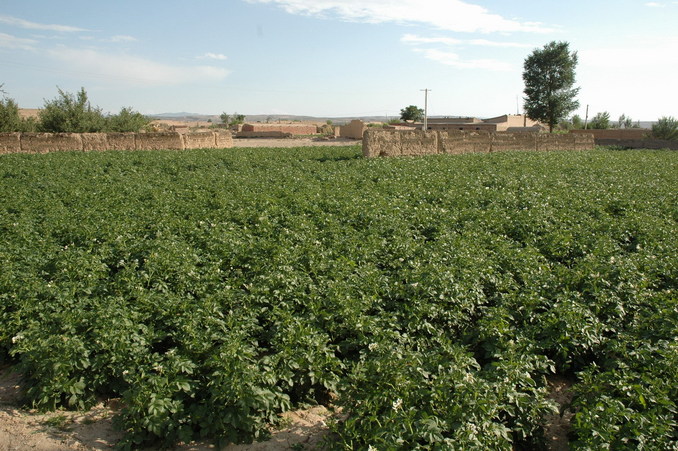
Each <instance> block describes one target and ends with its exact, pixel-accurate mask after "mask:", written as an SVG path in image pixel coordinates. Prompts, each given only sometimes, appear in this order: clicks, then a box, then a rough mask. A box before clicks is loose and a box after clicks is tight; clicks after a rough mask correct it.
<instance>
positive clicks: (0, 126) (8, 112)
mask: <svg viewBox="0 0 678 451" xmlns="http://www.w3.org/2000/svg"><path fill="white" fill-rule="evenodd" d="M0 87H2V85H0ZM20 129H21V116H20V115H19V106H18V105H17V103H16V102H15V101H14V100H13V99H7V98H5V99H2V100H0V132H2V133H8V132H18V131H21V130H20Z"/></svg>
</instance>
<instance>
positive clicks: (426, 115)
mask: <svg viewBox="0 0 678 451" xmlns="http://www.w3.org/2000/svg"><path fill="white" fill-rule="evenodd" d="M420 91H424V131H426V130H428V92H429V91H433V89H428V88H426V89H420Z"/></svg>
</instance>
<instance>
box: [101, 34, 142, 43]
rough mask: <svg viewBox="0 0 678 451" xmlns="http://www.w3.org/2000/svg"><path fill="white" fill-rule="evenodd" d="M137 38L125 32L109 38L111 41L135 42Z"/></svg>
mask: <svg viewBox="0 0 678 451" xmlns="http://www.w3.org/2000/svg"><path fill="white" fill-rule="evenodd" d="M136 40H137V38H135V37H134V36H127V35H124V34H118V35H115V36H111V38H110V39H109V40H108V41H109V42H135V41H136Z"/></svg>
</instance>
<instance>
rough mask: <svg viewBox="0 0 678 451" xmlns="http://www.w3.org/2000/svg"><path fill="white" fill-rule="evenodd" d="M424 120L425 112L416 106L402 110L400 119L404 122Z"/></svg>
mask: <svg viewBox="0 0 678 451" xmlns="http://www.w3.org/2000/svg"><path fill="white" fill-rule="evenodd" d="M423 118H424V110H423V109H421V108H419V107H417V106H416V105H410V106H408V107H405V108H403V109H402V110H400V119H402V120H403V121H411V122H417V121H420V120H422V119H423Z"/></svg>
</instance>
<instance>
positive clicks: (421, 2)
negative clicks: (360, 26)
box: [246, 0, 553, 33]
mask: <svg viewBox="0 0 678 451" xmlns="http://www.w3.org/2000/svg"><path fill="white" fill-rule="evenodd" d="M246 1H247V2H249V3H262V4H272V5H277V6H279V7H281V8H283V9H284V10H285V11H286V12H288V13H290V14H301V15H308V16H321V17H328V16H334V17H338V18H339V19H341V20H345V21H350V22H366V23H387V22H395V23H402V24H424V25H429V26H433V27H435V28H438V29H441V30H448V31H457V32H483V33H491V32H516V31H524V32H550V31H553V29H552V28H550V27H546V26H544V25H543V24H540V23H535V22H519V21H517V20H511V19H506V18H504V17H502V16H500V15H498V14H493V13H491V12H489V11H488V10H487V9H486V8H484V7H482V6H478V5H472V4H469V3H466V2H464V1H461V0H399V1H398V2H393V1H392V0H246Z"/></svg>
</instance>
